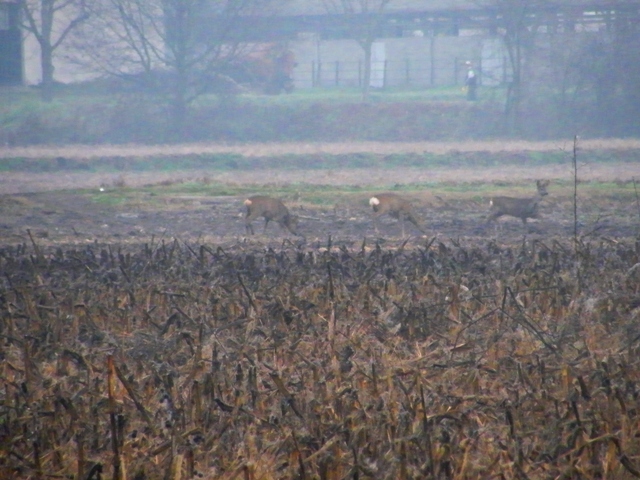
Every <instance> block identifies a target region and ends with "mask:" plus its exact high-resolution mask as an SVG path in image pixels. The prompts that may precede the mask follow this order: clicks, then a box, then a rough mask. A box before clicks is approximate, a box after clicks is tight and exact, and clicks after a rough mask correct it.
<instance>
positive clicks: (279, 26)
mask: <svg viewBox="0 0 640 480" xmlns="http://www.w3.org/2000/svg"><path fill="white" fill-rule="evenodd" d="M0 37H1V38H0V40H2V41H1V42H0V62H1V63H0V83H1V84H2V85H3V86H2V88H1V89H0V95H1V96H2V99H3V101H2V107H0V108H2V111H3V115H2V122H1V123H0V140H1V141H2V142H3V143H4V144H5V145H27V144H38V143H105V142H108V143H127V142H144V143H165V142H179V141H231V142H233V141H327V140H383V141H416V140H456V139H467V138H470V139H477V138H496V137H500V138H501V137H519V138H528V139H548V138H560V137H567V136H573V135H576V134H579V135H582V136H591V137H628V136H636V135H637V134H638V132H639V131H640V115H639V113H640V66H639V62H638V58H637V52H638V51H640V7H639V6H638V3H637V2H632V1H619V2H602V3H600V4H599V3H597V2H596V3H595V4H594V3H592V2H583V1H578V0H564V1H551V0H549V1H538V2H526V1H521V0H482V1H480V0H479V1H456V2H449V1H438V0H423V1H418V0H413V1H412V0H306V1H305V0H284V1H283V0H279V1H272V0H215V1H204V0H94V1H86V0H43V1H40V0H38V1H35V0H18V1H17V2H8V1H2V2H0ZM467 62H470V63H471V65H472V68H473V69H474V71H475V72H476V75H477V77H478V80H479V87H478V100H477V101H473V102H469V101H467V100H466V97H465V92H464V91H463V90H464V88H465V87H464V85H465V79H466V76H467Z"/></svg>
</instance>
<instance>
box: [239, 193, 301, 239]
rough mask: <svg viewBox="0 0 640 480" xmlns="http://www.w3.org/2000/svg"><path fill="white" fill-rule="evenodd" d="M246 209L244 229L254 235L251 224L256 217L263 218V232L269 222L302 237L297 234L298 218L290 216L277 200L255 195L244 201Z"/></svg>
mask: <svg viewBox="0 0 640 480" xmlns="http://www.w3.org/2000/svg"><path fill="white" fill-rule="evenodd" d="M244 204H245V205H246V207H247V215H246V216H245V218H244V224H245V229H246V230H247V232H251V235H253V234H254V231H253V226H251V222H252V221H253V220H255V219H256V218H258V217H264V232H263V233H266V231H267V226H268V225H269V222H270V221H271V220H273V221H275V222H277V223H278V224H279V225H280V226H281V227H282V228H286V229H287V230H289V231H290V232H291V233H293V234H294V235H299V236H301V237H304V235H302V234H300V233H298V217H296V216H295V215H291V214H290V213H289V210H288V209H287V207H285V206H284V204H283V203H282V202H281V201H280V200H278V199H277V198H272V197H267V196H264V195H256V196H253V197H249V198H247V199H246V200H245V201H244Z"/></svg>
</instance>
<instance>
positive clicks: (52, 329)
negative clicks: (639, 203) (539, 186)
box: [0, 238, 640, 480]
mask: <svg viewBox="0 0 640 480" xmlns="http://www.w3.org/2000/svg"><path fill="white" fill-rule="evenodd" d="M31 240H32V241H31V242H26V243H24V244H22V245H18V246H12V247H5V248H3V249H2V250H1V251H0V270H1V271H2V272H3V273H4V274H3V277H2V279H1V280H0V282H1V283H0V286H1V290H0V311H1V315H0V318H1V320H0V335H1V339H0V340H1V342H2V349H0V355H1V356H2V364H1V367H0V368H1V374H0V385H1V389H0V438H1V443H0V449H1V451H2V454H1V455H0V477H2V478H82V479H84V478H94V479H95V478H101V477H100V475H102V476H103V478H131V479H138V480H141V479H155V478H166V479H178V478H206V479H212V478H225V479H226V478H228V479H231V478H244V479H271V478H304V479H312V478H326V479H340V478H375V479H384V478H388V479H403V478H443V479H444V478H452V479H462V478H467V479H470V478H530V479H537V478H545V479H546V478H585V479H595V478H616V479H627V478H636V477H638V476H640V445H639V442H640V412H639V411H638V408H637V404H638V396H639V394H640V386H639V382H640V365H639V361H640V360H639V358H640V355H639V353H640V336H639V335H638V329H637V325H638V321H639V320H640V318H639V315H640V308H639V307H640V264H639V263H638V262H640V244H639V243H638V242H635V241H633V240H620V241H614V240H603V239H599V240H597V241H596V240H593V241H591V240H588V239H587V240H580V241H578V242H577V243H573V242H570V241H567V240H544V239H536V240H527V239H526V238H522V240H521V241H520V242H511V243H503V242H498V241H496V240H491V239H487V240H483V241H481V240H473V241H465V240H461V241H446V242H441V241H440V240H438V239H436V238H431V239H428V238H424V239H423V240H421V241H419V242H416V244H414V245H413V246H412V247H411V248H409V246H408V245H404V246H403V244H402V243H400V244H398V245H396V247H395V248H389V247H385V248H382V247H381V246H380V245H379V244H377V243H366V242H364V243H355V242H354V243H353V244H349V245H348V244H341V245H337V246H336V245H332V244H331V243H330V241H327V242H326V243H325V244H317V245H294V244H292V243H287V242H285V243H284V244H282V245H281V246H273V245H271V246H267V247H265V248H256V247H255V245H252V244H242V243H236V244H234V245H229V246H227V247H224V248H223V247H212V246H210V245H207V244H204V243H198V242H195V241H179V240H174V241H153V240H152V241H150V242H147V243H144V244H141V245H129V246H127V245H112V244H100V243H97V242H96V243H93V244H89V245H80V246H77V245H76V246H51V247H48V246H45V245H40V243H39V242H40V241H41V240H38V239H35V238H31Z"/></svg>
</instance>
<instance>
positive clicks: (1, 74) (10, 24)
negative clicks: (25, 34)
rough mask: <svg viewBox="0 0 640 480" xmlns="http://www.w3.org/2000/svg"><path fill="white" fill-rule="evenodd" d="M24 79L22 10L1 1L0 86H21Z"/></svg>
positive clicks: (9, 1)
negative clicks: (21, 29) (21, 28)
mask: <svg viewBox="0 0 640 480" xmlns="http://www.w3.org/2000/svg"><path fill="white" fill-rule="evenodd" d="M23 79H24V63H23V59H22V32H21V31H20V9H19V6H18V4H17V3H16V2H15V1H12V0H0V86H3V85H20V84H22V83H23Z"/></svg>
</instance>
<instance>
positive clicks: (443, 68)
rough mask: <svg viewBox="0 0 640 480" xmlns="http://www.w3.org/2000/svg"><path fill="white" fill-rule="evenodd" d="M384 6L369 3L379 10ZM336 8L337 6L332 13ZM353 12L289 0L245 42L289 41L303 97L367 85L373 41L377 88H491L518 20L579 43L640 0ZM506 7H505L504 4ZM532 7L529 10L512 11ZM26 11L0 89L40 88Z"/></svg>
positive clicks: (313, 0) (395, 4) (410, 0)
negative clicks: (578, 37)
mask: <svg viewBox="0 0 640 480" xmlns="http://www.w3.org/2000/svg"><path fill="white" fill-rule="evenodd" d="M378 3H379V0H370V3H369V5H370V6H371V7H373V8H374V9H375V6H376V5H377V4H378ZM332 4H333V5H335V7H331V6H330V5H332ZM353 4H354V5H356V7H355V8H354V9H353V10H352V11H345V10H344V8H343V7H341V6H340V5H343V3H342V2H341V1H339V0H334V1H333V2H331V1H328V0H283V1H282V4H281V6H280V7H279V8H278V10H277V11H276V10H270V11H269V12H266V13H265V12H261V13H260V14H259V15H258V14H256V15H247V16H245V17H244V18H243V19H242V25H241V26H240V28H239V35H241V36H242V40H243V41H246V42H253V43H270V42H271V43H274V42H275V43H282V44H285V45H286V46H287V48H289V49H290V50H291V51H292V52H293V53H294V54H295V58H296V62H297V66H296V68H295V70H294V74H293V77H294V78H293V80H294V83H295V87H296V88H298V89H304V88H312V87H317V86H324V87H329V86H359V85H360V84H361V82H362V78H363V70H364V65H363V62H364V52H363V49H362V47H361V44H360V42H359V40H361V39H362V37H363V36H364V35H365V34H366V35H372V36H373V38H375V42H374V44H373V51H372V65H371V66H372V85H373V86H377V87H382V86H403V85H407V86H412V87H431V86H445V85H456V84H461V83H462V81H463V78H464V73H465V68H464V64H465V62H466V61H468V60H471V61H472V62H473V63H474V64H476V65H477V66H478V70H479V71H480V74H481V80H482V82H483V83H484V84H485V85H489V84H500V83H504V82H505V81H508V80H509V75H510V71H509V67H508V61H507V53H506V51H505V48H504V45H503V41H502V38H503V35H502V34H503V33H504V29H505V28H506V27H505V25H506V24H507V23H508V22H509V16H510V15H511V14H515V15H519V16H520V18H519V21H522V22H524V23H525V24H527V25H528V26H529V28H531V29H535V31H536V32H538V33H541V34H547V35H548V36H549V35H561V36H567V35H574V34H575V33H583V32H606V31H610V30H612V29H615V28H616V23H617V22H619V21H620V20H621V19H625V18H634V19H635V20H637V19H639V18H640V2H638V1H637V0H617V1H610V0H596V1H591V0H544V1H542V0H540V1H535V0H534V1H531V2H504V1H501V0H391V1H390V2H389V3H388V4H387V5H386V7H385V8H384V9H383V10H382V11H380V12H373V13H372V12H371V11H369V12H367V13H363V12H362V11H360V10H359V9H358V8H359V7H358V6H357V5H359V4H360V3H359V2H357V1H354V2H353ZM501 5H502V6H501ZM504 5H515V8H516V9H518V8H521V7H522V6H523V5H525V6H526V10H521V11H517V10H515V9H514V10H509V9H507V8H506V7H504ZM18 14H19V11H18V6H17V4H16V2H15V0H0V83H2V84H16V83H21V82H24V83H27V84H37V83H39V81H40V74H39V68H40V67H39V46H38V44H37V42H36V41H35V39H34V38H33V36H32V35H25V39H24V44H23V45H21V41H20V31H19V29H18V25H19V20H18V17H19V15H18ZM202 19H203V22H204V25H206V28H203V31H206V32H208V33H207V35H208V38H203V41H207V40H215V39H216V32H217V31H219V30H220V29H218V28H216V25H222V24H221V22H225V19H220V18H218V17H216V14H215V12H204V14H203V15H202ZM63 47H64V46H61V48H60V49H59V50H57V51H56V55H55V58H54V62H55V68H56V69H55V79H56V80H57V81H59V82H63V83H68V82H74V81H80V80H84V79H87V78H88V77H89V76H90V75H91V74H90V72H83V71H81V70H79V69H78V67H77V66H75V65H71V64H70V62H68V61H66V60H65V58H68V56H67V55H65V51H64V48H63Z"/></svg>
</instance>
